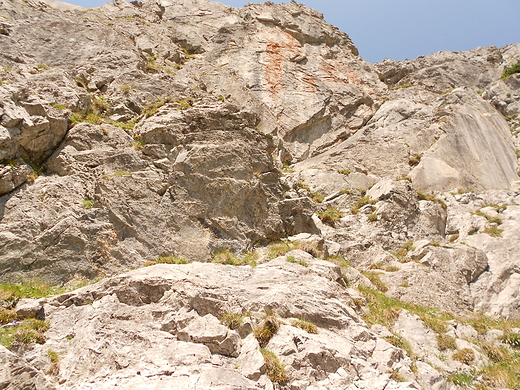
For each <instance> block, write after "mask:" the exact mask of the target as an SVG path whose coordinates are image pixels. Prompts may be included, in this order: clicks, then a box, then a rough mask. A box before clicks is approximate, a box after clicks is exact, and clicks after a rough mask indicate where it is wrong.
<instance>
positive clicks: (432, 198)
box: [417, 191, 448, 209]
mask: <svg viewBox="0 0 520 390" xmlns="http://www.w3.org/2000/svg"><path fill="white" fill-rule="evenodd" d="M417 196H418V197H419V200H428V201H430V202H435V203H437V204H440V205H441V207H442V208H443V209H446V208H448V206H447V205H446V203H445V202H444V201H443V200H442V199H439V198H436V197H435V196H434V195H433V194H428V193H426V192H424V191H417Z"/></svg>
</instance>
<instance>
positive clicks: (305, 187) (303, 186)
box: [298, 181, 325, 203]
mask: <svg viewBox="0 0 520 390" xmlns="http://www.w3.org/2000/svg"><path fill="white" fill-rule="evenodd" d="M298 188H301V189H302V190H305V191H307V192H308V193H309V194H310V198H311V199H312V201H313V202H314V203H321V202H323V200H324V199H325V197H324V196H323V195H322V194H320V193H319V192H317V191H312V190H311V189H310V187H309V186H308V185H307V184H305V183H303V182H301V181H300V182H299V183H298Z"/></svg>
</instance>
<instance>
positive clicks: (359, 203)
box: [350, 195, 377, 214]
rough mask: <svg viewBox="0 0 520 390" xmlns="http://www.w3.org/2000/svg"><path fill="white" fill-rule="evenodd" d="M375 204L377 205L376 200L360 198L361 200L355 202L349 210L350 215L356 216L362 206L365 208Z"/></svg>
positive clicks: (367, 197) (365, 197)
mask: <svg viewBox="0 0 520 390" xmlns="http://www.w3.org/2000/svg"><path fill="white" fill-rule="evenodd" d="M376 203H377V200H374V199H370V197H369V196H366V195H363V196H362V197H361V199H359V200H358V201H356V203H354V205H353V206H352V207H351V208H350V211H351V212H352V214H357V213H359V210H360V209H361V208H362V207H363V206H366V205H368V204H370V205H374V204H376Z"/></svg>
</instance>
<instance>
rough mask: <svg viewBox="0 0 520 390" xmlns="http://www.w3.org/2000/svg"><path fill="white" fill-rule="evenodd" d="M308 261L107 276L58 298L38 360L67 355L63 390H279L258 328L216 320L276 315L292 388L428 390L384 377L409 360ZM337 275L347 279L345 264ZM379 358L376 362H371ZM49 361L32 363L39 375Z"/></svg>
mask: <svg viewBox="0 0 520 390" xmlns="http://www.w3.org/2000/svg"><path fill="white" fill-rule="evenodd" d="M295 255H296V256H298V254H297V253H295ZM306 259H307V261H308V267H304V266H302V265H299V264H294V263H291V262H288V261H287V259H286V257H280V258H277V259H275V260H274V261H272V262H271V263H267V264H264V265H260V266H258V267H256V268H254V269H252V268H250V267H248V266H246V267H233V266H223V265H218V264H203V263H193V264H188V265H156V266H153V267H147V268H144V269H140V270H136V271H132V272H130V273H126V274H123V275H121V276H118V277H115V278H109V279H105V280H104V281H102V282H100V283H98V284H96V285H92V286H88V287H84V288H82V289H79V290H77V291H75V292H72V293H68V294H65V295H61V296H58V297H56V298H53V299H51V300H49V301H48V303H47V304H46V305H45V310H46V313H47V318H48V321H49V323H50V324H51V330H49V331H48V332H47V334H46V336H47V341H46V343H45V344H44V345H41V346H37V347H35V350H34V351H33V352H32V353H33V354H34V355H35V356H36V355H38V354H39V353H41V352H43V353H45V351H47V350H48V349H52V350H53V351H56V352H57V353H58V354H59V356H60V361H59V371H58V372H57V373H56V374H55V377H54V380H55V381H56V382H59V383H60V385H59V387H58V388H60V389H79V388H83V389H84V388H98V389H99V388H110V387H112V386H114V385H115V384H117V385H118V386H124V387H125V388H126V389H137V388H142V387H143V386H145V387H156V388H157V386H162V387H164V388H172V387H176V388H182V387H189V386H194V385H195V384H197V386H202V387H201V388H208V389H209V388H212V389H213V388H222V389H230V388H242V389H271V388H273V383H272V382H271V380H270V379H268V377H267V376H266V374H265V372H266V371H265V369H264V365H265V363H264V358H263V356H262V354H261V353H260V349H259V345H258V342H257V341H256V339H255V338H254V336H253V335H252V334H251V333H250V332H251V330H250V331H249V332H246V334H244V335H243V336H239V333H238V332H237V331H235V330H231V329H229V328H227V327H226V326H224V325H222V324H221V323H220V321H219V320H218V318H220V317H221V316H222V315H223V314H224V313H227V312H233V313H237V314H241V315H244V316H245V315H246V314H245V313H247V315H249V316H250V317H246V320H247V321H250V322H251V323H252V324H253V325H254V326H255V327H256V326H257V325H258V324H260V323H261V321H262V318H263V316H264V315H265V312H266V310H270V311H272V312H275V313H277V315H278V316H279V321H281V325H280V328H279V330H278V331H277V332H276V334H275V335H274V337H272V339H271V340H270V341H269V343H268V344H267V345H266V347H265V348H266V349H268V350H269V351H271V352H273V353H275V354H276V355H277V356H278V357H279V358H280V359H281V361H282V363H283V364H284V365H285V366H286V371H287V375H288V376H289V383H291V384H292V386H299V387H300V388H340V387H345V388H358V387H359V388H361V387H362V386H363V383H366V382H368V381H370V380H376V381H377V382H378V383H379V382H380V383H383V384H388V385H389V386H392V388H396V389H412V388H418V386H419V384H418V383H417V380H416V379H412V378H410V381H409V382H408V383H402V384H400V383H398V382H396V381H394V380H392V379H390V377H389V375H388V374H386V371H388V370H389V369H390V370H391V369H392V368H395V367H397V366H398V365H399V366H400V365H404V366H408V365H409V364H410V363H411V361H410V360H409V359H407V358H406V357H405V354H403V352H402V351H401V350H399V349H398V348H396V347H394V346H392V345H390V344H388V343H386V342H385V341H384V340H383V339H381V338H379V337H378V336H376V335H375V334H374V333H373V332H371V331H370V330H369V329H368V328H366V326H365V325H364V323H363V322H362V321H361V319H360V318H359V316H358V315H357V314H356V312H355V311H354V310H353V309H351V307H350V303H349V302H352V299H353V297H355V296H356V292H355V291H354V290H349V289H347V288H345V287H343V286H341V285H340V284H338V283H337V282H336V280H334V278H335V276H332V278H329V277H328V276H325V275H324V274H323V273H322V272H321V271H320V268H322V265H321V262H322V261H320V260H317V259H314V258H313V257H312V256H310V255H307V257H306ZM329 264H330V263H329ZM330 268H331V270H332V269H333V270H334V271H335V272H333V274H334V273H335V274H337V273H339V267H338V266H333V265H332V264H330ZM280 280H283V283H282V284H281V283H280ZM244 281H246V282H244ZM301 318H306V319H307V320H308V321H312V322H313V323H315V324H316V325H317V326H318V333H308V332H306V331H304V330H302V329H300V328H297V327H295V326H291V323H292V322H293V321H294V320H296V319H301ZM130 340H131V342H129V341H130ZM383 351H386V352H385V353H383ZM6 354H9V352H7V351H6ZM9 356H10V355H9ZM371 356H373V358H374V359H377V360H378V362H380V364H379V365H378V366H375V365H374V366H370V365H363V364H362V362H363V361H364V360H365V359H372V357H371ZM48 365H49V362H48V360H47V361H46V360H45V359H35V360H33V367H34V370H35V371H36V372H40V370H41V371H45V370H46V369H47V367H48ZM255 367H256V368H255ZM370 378H372V379H370ZM414 383H415V384H414ZM349 386H350V387H349ZM42 388H44V387H42ZM369 388H374V389H375V388H377V387H373V386H370V387H369Z"/></svg>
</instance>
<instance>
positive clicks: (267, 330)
mask: <svg viewBox="0 0 520 390" xmlns="http://www.w3.org/2000/svg"><path fill="white" fill-rule="evenodd" d="M280 323H281V322H280V319H279V318H278V317H277V316H276V314H274V313H272V312H269V313H267V314H266V316H265V318H264V320H263V321H262V323H261V324H260V325H259V326H258V327H256V328H255V329H254V331H253V334H254V336H255V338H256V339H257V340H258V344H260V347H262V348H263V347H265V346H266V345H267V344H268V343H269V340H271V338H272V337H273V336H274V335H275V333H276V332H278V329H280Z"/></svg>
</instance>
